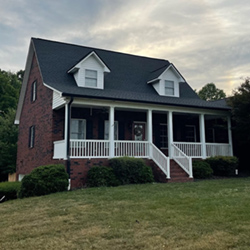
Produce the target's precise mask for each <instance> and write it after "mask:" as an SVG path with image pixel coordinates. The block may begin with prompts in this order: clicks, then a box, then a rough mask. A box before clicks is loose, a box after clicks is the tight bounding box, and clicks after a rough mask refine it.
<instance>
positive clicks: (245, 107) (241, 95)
mask: <svg viewBox="0 0 250 250" xmlns="http://www.w3.org/2000/svg"><path fill="white" fill-rule="evenodd" d="M228 104H229V105H230V106H231V107H232V117H233V120H234V121H235V123H236V126H235V130H236V133H237V137H238V139H240V140H239V141H240V143H241V144H243V145H249V146H250V133H249V128H250V78H246V79H245V82H244V83H242V84H241V85H240V86H239V87H238V88H237V89H236V90H235V91H234V95H233V96H232V97H230V98H229V99H228Z"/></svg>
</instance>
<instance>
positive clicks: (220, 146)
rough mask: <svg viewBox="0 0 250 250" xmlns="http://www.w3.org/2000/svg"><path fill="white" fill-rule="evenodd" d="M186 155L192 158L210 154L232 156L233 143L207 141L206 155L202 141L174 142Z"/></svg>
mask: <svg viewBox="0 0 250 250" xmlns="http://www.w3.org/2000/svg"><path fill="white" fill-rule="evenodd" d="M173 144H174V145H175V146H176V147H177V148H179V149H180V150H181V151H182V152H184V153H185V155H187V156H189V157H192V158H204V157H210V156H217V155H223V156H231V145H230V144H227V143H206V144H205V145H206V147H205V149H206V150H205V151H206V152H204V155H203V152H202V143H200V142H174V143H173Z"/></svg>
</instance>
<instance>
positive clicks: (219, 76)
mask: <svg viewBox="0 0 250 250" xmlns="http://www.w3.org/2000/svg"><path fill="white" fill-rule="evenodd" d="M249 16H250V1H249V0H189V1H186V0H39V1H38V0H0V69H2V70H10V71H12V72H16V71H18V70H20V69H24V67H25V61H26V56H27V52H28V46H29V41H30V38H31V37H38V38H45V39H50V40H56V41H62V42H68V43H75V44H80V45H85V46H90V47H97V48H103V49H108V50H114V51H120V52H125V53H131V54H137V55H143V56H149V57H155V58H164V59H167V60H169V61H170V62H172V63H173V64H174V65H175V66H176V67H177V68H178V69H179V71H180V72H181V73H182V75H183V76H184V78H185V79H186V80H187V81H188V82H189V84H190V85H191V86H192V87H193V88H196V89H200V88H201V87H202V86H204V85H205V84H206V83H209V82H214V83H215V84H216V86H217V87H218V88H220V89H223V90H224V91H225V92H226V93H227V94H229V95H230V94H231V93H232V90H233V89H234V88H236V87H237V86H239V84H240V83H242V82H243V80H242V79H243V78H245V77H247V76H250V18H249Z"/></svg>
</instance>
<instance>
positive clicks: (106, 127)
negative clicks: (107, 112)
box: [104, 121, 118, 140]
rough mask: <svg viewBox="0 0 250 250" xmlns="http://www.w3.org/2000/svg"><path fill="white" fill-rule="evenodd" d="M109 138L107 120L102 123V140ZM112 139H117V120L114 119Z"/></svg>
mask: <svg viewBox="0 0 250 250" xmlns="http://www.w3.org/2000/svg"><path fill="white" fill-rule="evenodd" d="M108 139H109V121H105V124H104V140H108ZM114 140H118V121H115V128H114Z"/></svg>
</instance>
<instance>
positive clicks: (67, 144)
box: [66, 97, 74, 179]
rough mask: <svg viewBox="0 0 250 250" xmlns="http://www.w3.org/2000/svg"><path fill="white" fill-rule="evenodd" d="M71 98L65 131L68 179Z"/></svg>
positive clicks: (71, 99)
mask: <svg viewBox="0 0 250 250" xmlns="http://www.w3.org/2000/svg"><path fill="white" fill-rule="evenodd" d="M73 100H74V98H73V97H71V98H70V101H69V103H68V117H67V122H68V126H67V127H68V131H67V141H66V148H67V173H68V175H69V179H70V118H71V104H72V102H73Z"/></svg>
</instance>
